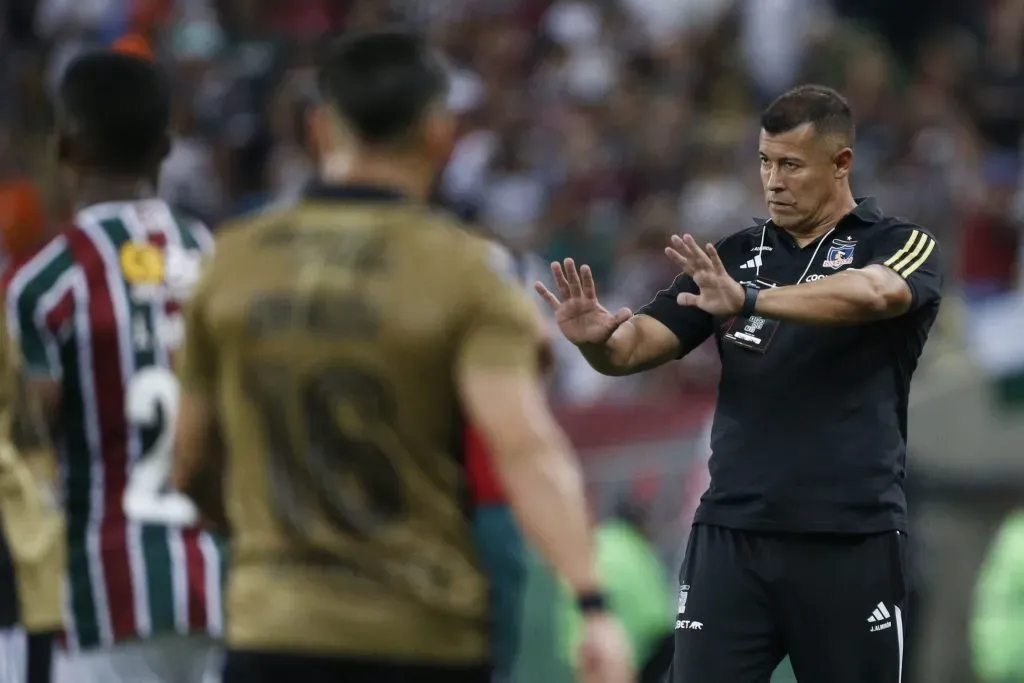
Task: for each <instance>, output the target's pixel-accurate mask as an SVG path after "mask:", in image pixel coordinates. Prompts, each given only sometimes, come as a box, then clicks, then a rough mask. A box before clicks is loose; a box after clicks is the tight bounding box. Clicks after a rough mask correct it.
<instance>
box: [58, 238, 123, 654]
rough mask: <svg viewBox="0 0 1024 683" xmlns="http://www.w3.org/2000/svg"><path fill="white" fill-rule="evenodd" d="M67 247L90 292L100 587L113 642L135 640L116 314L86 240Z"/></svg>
mask: <svg viewBox="0 0 1024 683" xmlns="http://www.w3.org/2000/svg"><path fill="white" fill-rule="evenodd" d="M67 239H68V245H69V246H70V248H71V251H72V253H73V254H74V256H75V260H76V261H77V262H78V263H79V264H80V266H81V267H82V271H83V272H84V274H85V282H86V286H87V287H88V290H89V326H90V334H91V335H92V343H91V346H92V358H91V360H92V373H93V387H94V390H95V392H96V411H97V414H98V416H99V430H100V454H99V455H100V457H101V459H102V468H103V525H102V528H101V529H100V553H101V556H102V559H103V581H104V584H105V586H106V593H107V602H108V603H109V606H110V626H111V630H112V631H113V636H114V640H115V641H116V640H121V639H123V638H128V637H131V636H134V635H135V634H136V632H137V631H136V629H137V624H136V623H135V606H134V594H133V590H132V572H131V560H130V558H129V555H128V538H127V523H126V520H125V515H124V505H123V503H122V496H123V495H124V489H125V486H126V485H127V483H128V421H127V419H126V417H125V416H126V412H125V391H124V387H125V381H126V379H127V378H125V377H124V376H123V375H122V372H121V351H122V349H121V345H120V342H119V340H118V329H117V314H116V312H115V310H114V300H113V297H112V295H111V291H110V286H109V284H108V282H107V272H106V271H107V265H106V263H105V262H104V260H103V257H102V255H101V254H100V252H99V250H98V249H97V247H96V245H95V244H93V242H92V240H91V239H90V238H89V236H88V235H87V234H86V233H85V232H83V231H81V230H69V231H68V233H67Z"/></svg>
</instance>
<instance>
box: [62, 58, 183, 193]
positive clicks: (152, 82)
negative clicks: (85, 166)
mask: <svg viewBox="0 0 1024 683" xmlns="http://www.w3.org/2000/svg"><path fill="white" fill-rule="evenodd" d="M58 105H59V108H60V111H61V115H62V118H63V119H64V122H63V124H62V125H63V126H64V127H65V128H66V129H67V130H66V131H65V132H67V133H70V134H71V135H73V136H74V137H75V139H76V140H80V141H81V143H82V144H84V145H85V146H86V149H87V150H88V151H87V154H88V155H89V158H88V162H89V163H90V164H94V165H96V166H100V167H102V168H104V169H105V170H109V171H118V172H126V173H142V172H148V171H150V170H152V167H154V166H156V165H157V164H159V162H160V161H161V157H162V154H163V153H164V152H165V151H166V149H165V147H164V146H165V144H166V140H167V136H168V134H169V129H170V125H171V88H170V84H169V83H168V81H167V78H166V77H165V76H164V74H163V72H162V71H161V70H160V69H159V68H158V67H157V66H156V65H155V64H153V63H152V62H150V61H148V60H145V59H142V58H139V57H135V56H132V55H127V54H121V53H117V52H107V51H103V52H92V53H88V54H85V55H83V56H81V57H79V58H77V59H75V60H74V61H73V62H71V64H70V65H69V66H68V68H67V70H66V71H65V73H64V77H63V79H62V80H61V83H60V88H59V90H58Z"/></svg>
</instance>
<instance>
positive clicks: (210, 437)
mask: <svg viewBox="0 0 1024 683" xmlns="http://www.w3.org/2000/svg"><path fill="white" fill-rule="evenodd" d="M211 270H212V269H211ZM206 282H207V280H206V278H204V279H203V280H202V281H201V282H200V284H199V285H198V286H197V287H196V290H195V292H194V294H193V296H192V298H191V299H190V301H189V302H188V304H186V306H185V343H184V345H183V348H182V350H181V354H180V356H179V360H180V363H181V365H180V366H179V367H180V368H181V370H180V372H179V379H180V381H181V395H180V398H179V404H178V422H177V426H176V429H175V439H174V460H173V465H172V467H171V483H172V485H173V486H174V487H175V488H176V489H177V490H178V491H181V492H182V493H184V494H185V495H187V496H188V497H189V498H191V499H192V502H194V503H195V504H196V507H197V508H198V509H199V512H200V514H201V515H202V516H203V518H204V520H205V521H206V522H207V523H208V524H209V525H211V526H213V527H216V528H221V529H226V527H227V520H226V514H225V512H224V498H223V489H222V480H223V471H224V451H223V448H222V447H221V441H220V423H219V420H218V416H217V401H216V392H217V361H218V358H217V347H216V345H215V344H214V341H213V335H212V334H211V331H210V328H209V322H208V319H207V317H206V291H207V289H206Z"/></svg>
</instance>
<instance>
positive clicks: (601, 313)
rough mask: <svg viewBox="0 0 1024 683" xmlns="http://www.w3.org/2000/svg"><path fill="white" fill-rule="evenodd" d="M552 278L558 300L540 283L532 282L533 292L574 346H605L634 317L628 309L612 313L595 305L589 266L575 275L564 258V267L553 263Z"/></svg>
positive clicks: (592, 280) (596, 302)
mask: <svg viewBox="0 0 1024 683" xmlns="http://www.w3.org/2000/svg"><path fill="white" fill-rule="evenodd" d="M551 274H552V275H554V276H555V288H556V289H558V296H555V295H554V294H553V293H552V292H551V290H549V289H548V288H547V287H545V286H544V284H543V283H541V282H535V283H534V285H533V288H534V289H535V290H536V291H537V293H538V294H540V296H541V297H542V298H543V299H544V301H546V302H548V306H550V307H551V310H552V311H554V313H555V322H557V323H558V329H560V330H561V331H562V334H563V335H564V336H565V338H566V339H568V340H569V341H571V342H572V343H573V344H577V345H580V344H604V343H605V342H606V341H608V338H609V337H611V336H612V333H613V332H614V331H615V330H616V329H617V328H618V327H619V325H621V324H622V323H624V322H626V321H627V320H629V319H630V317H631V316H632V315H633V312H632V311H630V310H629V309H628V308H622V309H620V310H619V311H618V312H617V313H611V312H610V311H609V310H608V309H606V308H605V307H604V306H602V305H601V304H600V303H598V301H597V286H596V285H595V284H594V274H593V273H592V272H591V271H590V266H583V267H581V268H580V270H579V272H578V273H577V272H576V263H575V262H574V261H573V260H572V259H571V258H567V259H565V261H564V263H558V262H557V261H555V262H554V263H552V264H551Z"/></svg>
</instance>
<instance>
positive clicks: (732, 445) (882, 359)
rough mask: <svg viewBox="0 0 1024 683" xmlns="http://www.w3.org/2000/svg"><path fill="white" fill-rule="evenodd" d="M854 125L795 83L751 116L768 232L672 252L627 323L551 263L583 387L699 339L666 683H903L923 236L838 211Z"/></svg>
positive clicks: (553, 301)
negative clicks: (696, 499)
mask: <svg viewBox="0 0 1024 683" xmlns="http://www.w3.org/2000/svg"><path fill="white" fill-rule="evenodd" d="M853 136H854V126H853V119H852V116H851V113H850V109H849V107H848V105H847V103H846V102H845V100H844V99H843V98H842V97H841V96H840V95H839V94H838V93H836V92H835V91H833V90H830V89H828V88H823V87H819V86H801V87H799V88H796V89H794V90H791V91H789V92H787V93H786V94H784V95H782V96H781V97H779V98H778V99H777V100H776V101H775V102H773V103H772V104H771V105H770V106H769V107H768V108H767V109H766V110H765V111H764V113H763V114H762V116H761V135H760V145H759V147H760V149H759V156H760V163H761V181H762V184H763V186H764V193H765V198H766V200H767V203H768V211H769V214H770V216H771V219H770V220H765V221H759V222H758V223H757V224H756V225H754V226H752V227H750V228H747V229H745V230H741V231H740V232H737V233H735V234H733V235H731V236H729V237H726V238H725V239H723V240H722V241H720V242H719V243H718V244H717V245H716V246H711V245H706V246H704V247H701V246H699V245H698V244H696V243H695V242H694V240H693V238H692V237H691V236H689V235H686V236H684V237H682V238H679V237H673V238H672V247H671V248H669V249H666V253H667V254H668V256H669V257H670V258H671V259H672V260H673V261H674V262H675V263H677V264H678V265H679V267H680V269H681V270H682V273H681V274H680V275H679V276H678V277H677V278H676V279H675V281H674V282H673V283H672V285H671V286H670V287H668V288H667V289H665V290H662V291H661V292H658V294H657V295H656V296H655V298H654V300H653V301H652V302H651V303H649V304H647V305H646V306H644V307H643V308H642V309H640V310H639V311H638V313H637V314H636V315H633V314H631V312H630V311H629V310H628V309H622V310H620V311H618V312H617V313H612V312H610V311H608V310H606V309H605V308H603V307H602V306H601V305H600V304H599V303H598V300H597V295H596V290H595V286H594V279H593V275H592V274H591V271H590V269H589V268H588V267H587V266H583V267H582V268H581V269H580V270H579V272H577V270H576V266H575V264H574V263H573V262H572V260H571V259H566V261H565V263H564V266H563V264H557V263H556V264H552V271H553V272H554V276H555V282H556V285H557V287H556V288H557V289H558V293H559V296H556V295H555V294H553V293H551V292H550V291H548V290H547V289H546V288H544V286H543V285H541V284H540V283H538V284H537V285H535V287H536V289H537V291H538V293H540V294H541V296H543V297H544V299H545V300H546V301H547V302H548V304H550V306H551V307H552V309H553V310H554V312H555V316H556V319H557V322H558V324H559V326H560V329H561V331H562V333H563V334H564V335H565V336H566V337H567V338H568V339H569V340H570V341H572V342H574V343H575V344H576V345H577V346H578V347H579V349H580V351H581V352H582V353H583V355H584V356H585V357H586V359H587V360H588V361H589V362H590V364H591V365H592V366H593V367H594V368H595V369H596V370H598V371H599V372H601V373H604V374H607V375H628V374H632V373H637V372H642V371H644V370H647V369H649V368H653V367H655V366H658V365H661V364H663V363H666V362H668V361H670V360H673V359H675V358H679V357H681V356H683V355H685V354H686V353H688V352H689V351H691V350H692V349H694V348H695V347H696V346H698V345H699V344H701V343H702V342H703V341H704V340H705V339H707V338H708V337H709V336H712V335H714V337H715V341H716V342H717V345H718V350H719V353H720V355H721V359H722V376H721V381H720V383H719V390H718V405H717V408H716V412H715V419H714V426H713V429H712V436H711V447H712V456H711V462H710V469H711V485H710V487H709V488H708V490H707V492H706V493H705V494H704V496H703V498H702V499H701V505H700V508H699V510H698V512H697V515H696V517H695V522H694V526H693V530H692V532H691V534H690V541H689V544H688V547H687V551H686V555H685V558H684V560H683V566H682V568H681V570H680V583H681V589H680V595H679V608H678V616H677V618H676V632H675V657H674V660H673V665H672V680H673V681H675V682H677V683H762V682H763V681H767V680H768V679H769V677H770V675H771V672H772V670H773V669H774V668H775V666H776V665H777V664H778V663H779V661H780V660H781V659H782V658H783V656H785V655H786V654H787V653H788V654H789V655H790V660H791V661H792V664H793V668H794V671H795V673H796V676H797V678H798V679H799V680H801V681H810V682H812V683H815V682H824V681H827V682H828V683H900V681H901V678H902V666H903V643H904V637H905V634H904V623H903V607H904V601H905V600H906V595H907V571H906V567H905V558H904V554H905V545H906V524H907V510H906V499H905V496H904V491H903V481H904V476H905V471H904V470H905V460H906V446H907V402H908V394H909V391H910V379H911V376H912V375H913V373H914V369H915V367H916V365H917V360H918V357H919V355H920V353H921V350H922V348H923V346H924V343H925V340H926V338H927V336H928V331H929V329H930V328H931V326H932V323H933V322H934V320H935V315H936V313H937V311H938V307H939V300H940V290H941V285H942V271H941V267H940V255H939V248H938V246H937V244H936V242H935V238H934V237H933V236H932V235H931V234H929V233H928V231H926V230H924V229H923V228H921V227H919V226H917V225H914V224H912V223H909V222H907V221H905V220H902V219H899V218H893V217H890V216H886V215H885V214H883V213H882V211H881V210H880V209H879V207H878V205H877V204H876V203H875V201H874V200H873V199H870V198H867V199H854V197H853V194H852V193H851V191H850V184H849V175H850V169H851V166H852V164H853V150H852V145H853Z"/></svg>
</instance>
